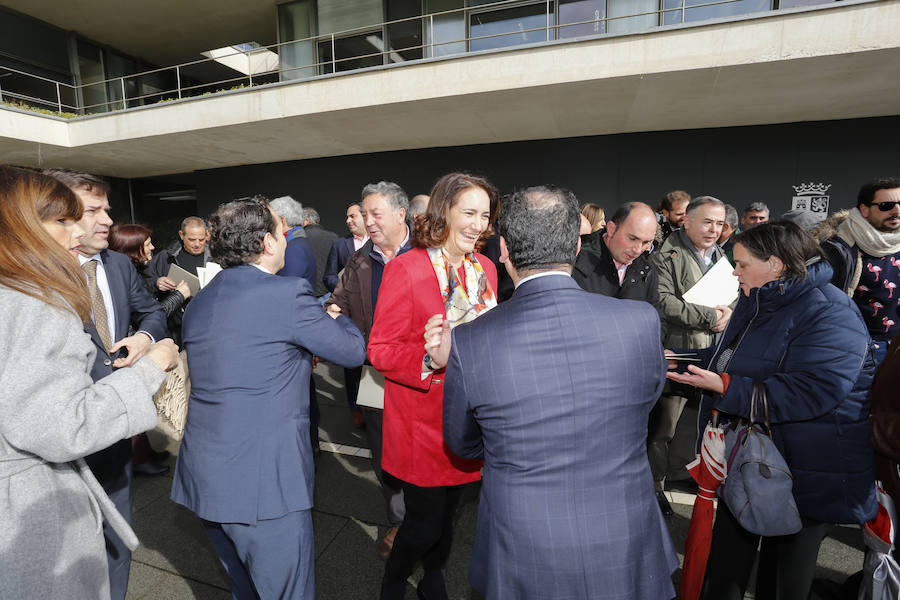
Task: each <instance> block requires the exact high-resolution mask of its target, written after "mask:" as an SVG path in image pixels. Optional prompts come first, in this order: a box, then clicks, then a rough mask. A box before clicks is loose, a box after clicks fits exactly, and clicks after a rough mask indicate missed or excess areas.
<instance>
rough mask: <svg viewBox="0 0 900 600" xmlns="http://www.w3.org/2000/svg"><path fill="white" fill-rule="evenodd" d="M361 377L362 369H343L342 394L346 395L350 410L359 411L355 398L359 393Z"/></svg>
mask: <svg viewBox="0 0 900 600" xmlns="http://www.w3.org/2000/svg"><path fill="white" fill-rule="evenodd" d="M360 377H362V367H356V368H355V369H344V393H345V394H347V404H349V405H350V410H359V407H358V406H357V405H356V396H357V394H358V393H359V378H360Z"/></svg>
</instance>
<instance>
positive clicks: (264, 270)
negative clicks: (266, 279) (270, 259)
mask: <svg viewBox="0 0 900 600" xmlns="http://www.w3.org/2000/svg"><path fill="white" fill-rule="evenodd" d="M250 266H251V267H256V268H257V269H259V270H260V271H262V272H263V273H268V274H269V275H274V273H272V271H270V270H268V269H267V268H265V267H264V266H262V265H261V264H259V263H250Z"/></svg>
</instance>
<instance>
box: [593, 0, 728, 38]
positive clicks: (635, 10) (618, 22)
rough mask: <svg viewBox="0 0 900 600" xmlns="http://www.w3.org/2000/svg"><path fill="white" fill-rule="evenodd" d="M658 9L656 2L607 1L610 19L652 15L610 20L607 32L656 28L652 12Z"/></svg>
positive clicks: (654, 14)
mask: <svg viewBox="0 0 900 600" xmlns="http://www.w3.org/2000/svg"><path fill="white" fill-rule="evenodd" d="M703 1H704V2H705V1H708V0H703ZM698 3H699V0H698ZM725 6H727V5H725ZM658 9H659V1H658V0H609V16H610V17H627V16H628V15H640V14H641V13H652V14H645V15H642V16H639V17H628V18H625V19H612V20H610V21H608V22H607V28H608V31H609V32H610V33H632V32H635V31H644V30H647V29H650V28H651V27H656V26H657V24H658V23H659V16H658V15H657V13H655V12H653V11H656V10H658Z"/></svg>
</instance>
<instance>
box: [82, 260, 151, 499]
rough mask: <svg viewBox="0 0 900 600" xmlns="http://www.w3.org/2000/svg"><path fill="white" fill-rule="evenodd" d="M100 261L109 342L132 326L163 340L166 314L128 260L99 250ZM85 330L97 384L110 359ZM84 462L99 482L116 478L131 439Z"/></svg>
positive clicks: (89, 330)
mask: <svg viewBox="0 0 900 600" xmlns="http://www.w3.org/2000/svg"><path fill="white" fill-rule="evenodd" d="M100 260H101V261H103V270H104V271H105V272H106V280H107V282H108V283H109V292H110V296H111V298H112V303H113V311H114V312H115V322H116V330H115V331H113V332H110V333H112V338H113V342H117V341H119V340H121V339H122V338H124V337H128V329H129V327H131V326H132V325H133V326H134V330H135V331H146V332H147V333H149V334H150V335H151V336H153V339H155V340H157V341H159V340H161V339H162V338H164V337H165V336H166V313H165V311H163V308H162V306H160V304H159V302H157V301H156V300H155V299H154V298H153V296H151V295H150V294H149V293H148V292H147V289H146V288H145V287H144V286H143V284H142V283H141V277H140V275H138V272H137V270H136V269H135V268H134V265H133V264H132V262H131V259H130V258H128V257H127V256H125V255H124V254H120V253H118V252H114V251H113V250H103V251H102V252H101V253H100ZM85 331H86V332H87V333H88V334H90V336H91V340H92V341H93V342H94V345H95V346H96V347H97V356H96V357H95V358H94V365H93V367H92V368H91V379H93V380H94V381H98V380H100V379H103V378H104V377H106V376H107V375H109V374H110V373H112V372H113V366H112V363H113V357H112V356H110V355H109V353H108V352H107V351H106V348H104V347H103V342H101V341H100V335H99V334H98V333H97V329H96V328H95V327H94V324H93V323H90V324H89V325H88V326H87V327H85ZM85 460H86V461H87V463H88V465H90V467H91V470H92V471H93V472H94V474H95V475H96V476H97V478H98V479H99V480H100V481H101V483H102V482H103V481H105V480H107V479H109V478H110V477H113V476H116V475H118V474H119V473H120V472H121V470H122V468H123V467H124V466H125V465H126V464H127V463H128V462H129V461H130V460H131V440H130V439H127V440H120V441H119V442H117V443H115V444H113V445H112V446H110V447H109V448H107V449H105V450H101V451H100V452H97V453H94V454H91V455H90V456H88V457H86V458H85Z"/></svg>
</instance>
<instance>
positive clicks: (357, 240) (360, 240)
mask: <svg viewBox="0 0 900 600" xmlns="http://www.w3.org/2000/svg"><path fill="white" fill-rule="evenodd" d="M407 237H409V234H407ZM368 241H369V236H367V235H363V236H358V235H354V236H353V251H354V252H355V251H356V250H359V249H360V248H362V247H363V246H364V245H365V243H366V242H368Z"/></svg>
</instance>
